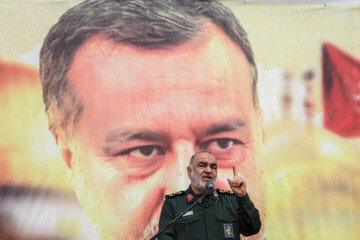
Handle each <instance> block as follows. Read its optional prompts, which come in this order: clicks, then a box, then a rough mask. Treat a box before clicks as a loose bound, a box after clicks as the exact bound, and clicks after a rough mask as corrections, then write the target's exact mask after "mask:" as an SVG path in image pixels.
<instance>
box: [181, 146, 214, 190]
mask: <svg viewBox="0 0 360 240" xmlns="http://www.w3.org/2000/svg"><path fill="white" fill-rule="evenodd" d="M187 171H188V176H189V178H190V181H191V187H192V189H193V190H195V191H194V192H195V193H196V194H203V193H205V191H206V183H207V182H212V183H214V184H215V183H216V177H217V163H216V159H215V157H214V156H213V155H211V154H210V153H207V152H199V153H197V154H196V155H195V157H194V160H193V162H192V164H191V167H190V166H188V167H187Z"/></svg>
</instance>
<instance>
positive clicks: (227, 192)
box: [217, 189, 234, 195]
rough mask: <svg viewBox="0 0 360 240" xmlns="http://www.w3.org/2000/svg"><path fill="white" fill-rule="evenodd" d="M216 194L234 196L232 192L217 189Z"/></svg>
mask: <svg viewBox="0 0 360 240" xmlns="http://www.w3.org/2000/svg"><path fill="white" fill-rule="evenodd" d="M217 191H218V193H222V194H230V195H234V192H233V191H229V190H223V189H217Z"/></svg>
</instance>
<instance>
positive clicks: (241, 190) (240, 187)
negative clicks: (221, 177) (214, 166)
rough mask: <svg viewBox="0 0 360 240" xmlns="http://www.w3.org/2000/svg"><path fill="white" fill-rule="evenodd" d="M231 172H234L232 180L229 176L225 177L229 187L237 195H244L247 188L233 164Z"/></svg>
mask: <svg viewBox="0 0 360 240" xmlns="http://www.w3.org/2000/svg"><path fill="white" fill-rule="evenodd" d="M233 172H234V178H233V180H231V179H229V178H228V179H227V180H228V182H229V185H230V188H231V190H232V191H233V192H234V193H235V194H236V195H237V196H245V194H246V189H247V183H246V180H245V178H243V177H242V176H241V175H240V174H239V172H238V171H237V169H236V167H235V165H234V166H233Z"/></svg>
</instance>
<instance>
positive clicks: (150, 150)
mask: <svg viewBox="0 0 360 240" xmlns="http://www.w3.org/2000/svg"><path fill="white" fill-rule="evenodd" d="M164 154H165V151H164V150H163V149H162V148H161V147H160V146H154V145H147V146H141V147H136V148H132V149H128V150H126V151H123V152H122V153H120V155H129V156H131V157H136V158H147V157H148V158H150V157H155V156H158V155H164Z"/></svg>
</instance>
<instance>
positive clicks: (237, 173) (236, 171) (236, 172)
mask: <svg viewBox="0 0 360 240" xmlns="http://www.w3.org/2000/svg"><path fill="white" fill-rule="evenodd" d="M233 172H234V177H237V176H240V174H239V172H238V170H237V168H236V167H235V164H234V165H233Z"/></svg>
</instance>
